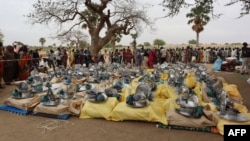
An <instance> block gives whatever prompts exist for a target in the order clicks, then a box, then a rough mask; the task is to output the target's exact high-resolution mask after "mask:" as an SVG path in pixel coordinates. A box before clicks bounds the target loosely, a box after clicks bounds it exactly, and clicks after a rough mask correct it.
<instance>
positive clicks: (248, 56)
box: [240, 42, 250, 75]
mask: <svg viewBox="0 0 250 141" xmlns="http://www.w3.org/2000/svg"><path fill="white" fill-rule="evenodd" d="M247 46H248V44H247V43H246V42H244V43H243V47H242V49H241V51H242V53H241V58H242V66H241V70H240V73H241V74H242V75H243V74H248V73H249V72H248V71H249V69H248V67H249V63H250V49H249V48H248V47H247Z"/></svg>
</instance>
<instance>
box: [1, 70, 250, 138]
mask: <svg viewBox="0 0 250 141" xmlns="http://www.w3.org/2000/svg"><path fill="white" fill-rule="evenodd" d="M216 74H217V75H218V76H222V77H224V78H225V80H226V81H227V82H228V83H230V84H236V85H237V86H238V89H239V91H240V93H241V94H242V96H243V98H244V100H245V101H244V104H245V105H246V106H247V107H248V109H249V108H250V95H249V91H250V87H249V84H248V83H247V82H246V80H247V79H248V77H249V76H242V75H240V74H238V73H227V72H217V73H216ZM14 88H15V86H7V87H6V88H5V89H3V90H2V89H1V90H0V104H1V103H2V101H3V100H4V99H6V98H8V97H9V96H10V92H11V91H12V90H13V89H14ZM0 119H1V120H0V141H17V140H18V141H45V140H47V141H80V140H91V141H101V140H102V141H108V140H122V141H134V140H137V141H152V140H156V141H180V140H185V141H211V140H212V141H223V136H221V135H218V134H212V133H204V132H195V131H183V130H169V129H163V128H157V127H156V123H149V122H138V121H123V122H115V121H107V120H105V119H79V118H78V117H71V118H69V119H68V120H64V121H61V120H57V119H52V118H45V117H38V116H31V115H28V116H22V115H17V114H14V113H10V112H6V111H1V110H0ZM45 122H50V123H52V122H54V125H55V124H57V125H58V126H60V127H58V128H55V129H54V130H44V128H42V126H43V125H45Z"/></svg>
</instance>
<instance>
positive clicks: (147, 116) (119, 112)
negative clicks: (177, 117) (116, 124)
mask: <svg viewBox="0 0 250 141" xmlns="http://www.w3.org/2000/svg"><path fill="white" fill-rule="evenodd" d="M109 119H111V120H113V121H125V120H134V121H148V122H160V123H163V124H167V120H166V117H165V114H164V111H163V109H162V108H161V106H160V105H159V103H157V101H154V102H152V103H150V105H148V106H147V107H143V108H133V107H130V106H128V105H127V104H126V102H120V103H119V104H118V105H117V106H116V107H115V108H114V110H113V111H112V112H111V114H110V117H109Z"/></svg>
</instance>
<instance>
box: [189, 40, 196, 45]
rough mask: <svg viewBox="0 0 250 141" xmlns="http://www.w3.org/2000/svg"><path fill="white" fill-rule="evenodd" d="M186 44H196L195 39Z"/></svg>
mask: <svg viewBox="0 0 250 141" xmlns="http://www.w3.org/2000/svg"><path fill="white" fill-rule="evenodd" d="M188 44H196V40H195V39H192V40H189V41H188Z"/></svg>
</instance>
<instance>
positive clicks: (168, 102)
mask: <svg viewBox="0 0 250 141" xmlns="http://www.w3.org/2000/svg"><path fill="white" fill-rule="evenodd" d="M175 100H176V98H169V99H165V101H164V103H163V105H162V107H163V110H164V111H165V112H168V111H171V110H175V109H179V108H180V105H178V104H177V103H176V102H175Z"/></svg>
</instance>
